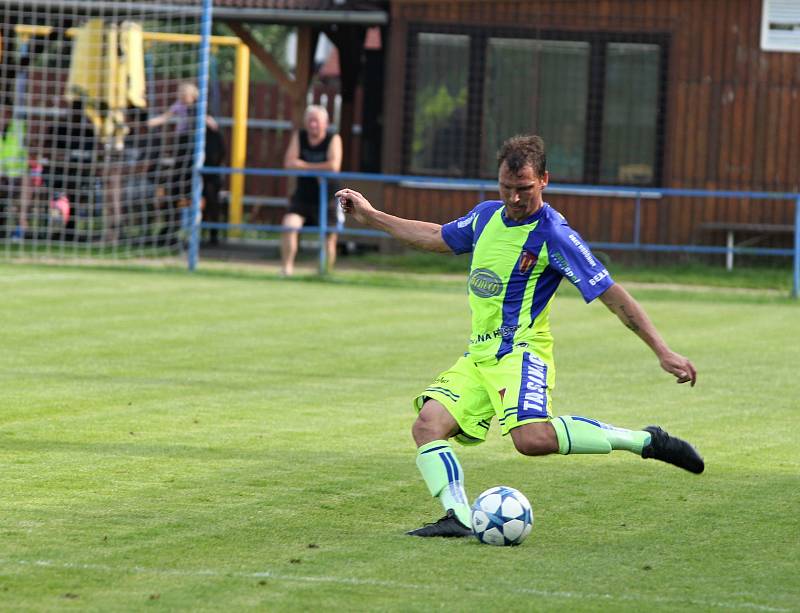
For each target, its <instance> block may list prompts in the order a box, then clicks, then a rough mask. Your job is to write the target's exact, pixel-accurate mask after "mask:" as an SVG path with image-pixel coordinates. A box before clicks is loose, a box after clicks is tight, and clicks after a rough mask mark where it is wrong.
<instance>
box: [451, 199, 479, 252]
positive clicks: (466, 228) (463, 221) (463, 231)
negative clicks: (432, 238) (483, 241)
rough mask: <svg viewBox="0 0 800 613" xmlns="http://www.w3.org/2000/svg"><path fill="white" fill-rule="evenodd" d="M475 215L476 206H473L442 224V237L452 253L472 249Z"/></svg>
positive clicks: (476, 215)
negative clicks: (461, 215)
mask: <svg viewBox="0 0 800 613" xmlns="http://www.w3.org/2000/svg"><path fill="white" fill-rule="evenodd" d="M477 217H478V207H475V208H474V209H472V210H471V211H470V212H469V213H467V214H466V215H464V216H463V217H459V218H458V219H455V220H453V221H451V222H449V223H446V224H444V225H443V226H442V238H443V239H444V242H445V243H447V246H448V247H450V249H451V250H452V251H453V253H455V254H461V253H469V252H470V251H472V245H473V241H474V238H475V220H476V219H477Z"/></svg>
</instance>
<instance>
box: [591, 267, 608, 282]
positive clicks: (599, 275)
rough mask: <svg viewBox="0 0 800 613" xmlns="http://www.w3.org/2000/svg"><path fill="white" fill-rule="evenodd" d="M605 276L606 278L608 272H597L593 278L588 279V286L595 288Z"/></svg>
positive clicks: (604, 270)
mask: <svg viewBox="0 0 800 613" xmlns="http://www.w3.org/2000/svg"><path fill="white" fill-rule="evenodd" d="M607 276H608V271H607V270H606V269H605V268H604V269H603V270H602V271H600V272H598V273H597V274H596V275H595V276H593V277H592V278H591V279H589V285H592V286H595V285H597V284H598V283H600V281H602V280H603V279H605V278H606V277H607Z"/></svg>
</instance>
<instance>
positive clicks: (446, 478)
mask: <svg viewBox="0 0 800 613" xmlns="http://www.w3.org/2000/svg"><path fill="white" fill-rule="evenodd" d="M497 161H498V182H499V191H500V197H501V200H489V201H486V202H481V203H480V204H478V205H477V206H476V207H475V208H474V209H472V211H471V212H470V213H468V214H467V215H465V216H464V217H461V218H460V219H456V220H455V221H452V222H450V223H447V224H445V225H443V226H440V225H438V224H434V223H428V222H424V221H416V220H410V219H402V218H399V217H395V216H392V215H388V214H386V213H383V212H381V211H378V210H376V209H374V208H373V207H372V205H371V204H370V203H369V202H368V201H367V200H366V199H365V198H364V197H363V196H362V195H361V194H359V193H358V192H356V191H353V190H350V189H343V190H340V191H339V192H338V193H337V196H338V197H339V201H340V203H341V206H342V208H343V209H344V211H345V213H348V214H350V215H352V216H353V217H354V218H355V219H356V220H357V221H359V222H361V223H363V224H365V225H368V226H371V227H373V228H376V229H378V230H384V231H386V232H388V233H389V234H391V235H392V236H394V237H396V238H398V239H400V240H402V241H404V242H406V243H408V244H410V245H413V246H415V247H418V248H420V249H425V250H428V251H435V252H442V253H446V252H450V251H452V252H455V253H467V252H472V264H471V270H470V275H469V283H468V285H469V304H470V308H471V311H472V334H471V337H470V340H469V352H468V353H466V354H465V355H464V356H462V357H460V358H459V359H458V360H457V361H456V363H455V364H454V365H453V366H452V367H451V368H450V369H449V370H446V371H444V372H443V373H441V374H440V375H439V376H438V377H437V378H436V379H435V380H434V381H433V383H431V384H430V385H429V386H428V387H427V388H426V389H425V390H424V391H423V392H422V394H420V395H419V396H417V398H416V399H415V400H414V407H415V409H416V410H417V411H418V415H417V419H416V421H415V422H414V425H413V427H412V429H411V431H412V435H413V437H414V440H415V441H416V443H417V467H418V468H419V470H420V472H421V473H422V478H423V479H424V480H425V483H426V484H427V486H428V489H429V490H430V493H431V495H432V496H434V497H437V498H438V499H439V501H440V502H441V503H442V506H443V507H444V509H445V511H446V514H445V516H444V517H442V518H441V519H440V520H439V521H436V522H434V523H431V524H426V525H425V526H423V527H421V528H418V529H416V530H412V531H411V532H409V533H408V534H410V535H413V536H426V537H428V536H452V537H459V536H468V535H470V534H471V531H470V505H469V503H468V502H467V496H466V493H465V492H464V477H463V475H464V471H463V470H462V468H461V465H460V463H459V461H458V459H457V458H456V454H455V452H454V451H453V448H452V447H451V445H450V443H449V442H448V441H449V439H451V438H454V439H455V440H456V441H458V442H459V443H461V444H463V445H474V444H478V443H481V442H483V441H484V440H485V438H486V433H487V431H488V430H489V425H490V422H491V420H492V417H493V416H496V417H497V420H498V422H499V423H500V429H501V432H502V434H503V435H510V436H511V440H512V441H513V443H514V447H516V449H517V451H519V452H520V453H521V454H524V455H529V456H538V455H546V454H551V453H560V454H564V455H566V454H584V453H590V454H597V453H604V454H605V453H610V452H611V451H613V450H618V449H623V450H625V451H629V452H631V453H634V454H636V455H638V456H640V457H642V458H654V459H656V460H661V461H663V462H668V463H670V464H674V465H675V466H679V467H680V468H684V469H686V470H688V471H690V472H692V473H701V472H703V468H704V463H703V459H702V458H701V457H700V455H699V454H698V453H697V451H695V450H694V448H693V447H692V446H691V445H689V443H687V442H686V441H684V440H682V439H679V438H677V437H674V436H670V435H669V434H667V433H666V432H665V431H664V430H662V429H661V428H659V427H657V426H648V427H646V428H643V429H642V430H626V429H623V428H616V427H614V426H609V425H607V424H604V423H601V422H599V421H597V420H595V419H590V418H588V417H579V416H574V415H562V416H558V417H553V416H552V407H551V394H552V391H553V386H554V383H555V365H554V362H553V337H552V335H551V333H550V324H549V321H548V320H549V314H550V307H551V305H552V300H553V297H554V293H555V291H556V288H557V287H558V284H559V283H560V281H561V279H562V278H566V279H567V280H568V281H569V282H571V283H572V284H573V285H574V286H575V287H576V288H578V290H579V291H580V292H581V294H582V295H583V298H584V300H585V301H586V302H587V303H588V302H590V301H592V300H594V299H595V298H600V300H601V301H602V302H603V303H604V304H605V305H606V306H607V307H608V308H609V310H611V312H612V313H614V314H615V315H616V316H617V317H618V318H619V319H620V320H621V321H622V323H623V324H625V325H626V326H627V327H628V328H630V329H631V330H632V331H633V332H634V333H635V334H636V335H637V336H639V338H641V339H642V340H643V341H644V342H645V343H646V344H647V346H648V347H650V349H652V351H653V352H654V353H655V354H656V356H657V357H658V360H659V363H660V364H661V368H663V369H664V370H665V371H667V372H668V373H670V374H672V375H673V376H675V377H676V379H677V382H678V383H687V382H688V383H690V384H691V385H692V386H694V384H695V382H696V380H697V373H696V371H695V368H694V366H693V365H692V363H691V362H690V361H689V360H688V359H687V358H685V357H683V356H682V355H679V354H677V353H675V352H674V351H672V350H671V349H670V348H669V347H668V346H667V344H666V343H665V342H664V340H663V339H662V338H661V335H660V334H659V333H658V331H657V330H656V328H655V326H654V325H653V323H652V322H651V321H650V319H649V317H648V316H647V314H646V313H645V311H644V309H643V308H642V307H641V306H640V305H639V303H638V302H636V300H634V299H633V298H632V297H631V295H630V294H629V293H628V292H627V291H625V289H624V288H623V287H622V286H621V285H619V284H618V283H615V282H614V281H613V280H612V279H611V276H610V275H609V274H608V271H607V270H606V269H605V267H604V266H603V265H602V264H601V263H600V261H599V260H597V258H595V257H594V255H592V252H591V251H590V250H589V248H588V247H587V246H586V245H585V243H584V242H583V239H582V238H581V237H580V235H579V234H578V233H577V232H575V231H574V230H573V229H572V228H570V227H569V225H568V224H567V222H566V220H565V219H564V217H562V216H561V214H559V213H558V212H557V211H555V210H554V209H553V208H551V207H550V206H549V205H548V204H547V203H545V202H544V201H543V200H542V192H543V190H544V189H545V187H547V182H548V178H549V176H548V173H547V170H546V157H545V149H544V142H543V140H542V139H541V138H540V137H538V136H515V137H513V138H510V139H509V140H507V141H506V142H505V143H503V145H502V146H501V147H500V150H499V151H498V154H497Z"/></svg>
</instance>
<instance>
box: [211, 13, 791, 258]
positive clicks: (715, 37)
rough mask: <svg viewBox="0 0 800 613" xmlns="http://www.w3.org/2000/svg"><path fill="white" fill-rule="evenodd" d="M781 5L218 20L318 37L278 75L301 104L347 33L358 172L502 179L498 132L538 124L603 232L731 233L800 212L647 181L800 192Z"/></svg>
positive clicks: (552, 160) (474, 195)
mask: <svg viewBox="0 0 800 613" xmlns="http://www.w3.org/2000/svg"><path fill="white" fill-rule="evenodd" d="M777 4H778V3H776V2H775V0H602V1H597V0H383V1H372V2H369V1H363V0H295V1H289V0H217V2H215V21H217V20H220V21H223V22H225V23H228V24H232V23H234V22H236V21H238V22H240V23H242V24H247V23H250V22H253V21H261V22H273V23H274V22H282V23H287V24H291V25H296V26H297V27H298V28H299V29H300V31H301V32H305V34H304V35H303V36H302V37H301V40H302V41H305V42H304V43H303V45H302V46H301V49H300V51H299V53H300V54H301V56H300V60H299V64H298V65H299V66H301V67H304V68H303V70H302V71H301V73H298V75H296V76H295V77H294V81H292V78H291V77H280V78H279V79H278V81H279V84H281V83H282V84H283V85H284V91H285V92H287V93H288V94H289V95H290V96H292V97H293V99H294V100H295V101H296V108H300V106H301V105H302V92H301V91H300V90H302V89H303V87H305V86H307V85H308V83H309V82H310V73H309V72H308V70H309V66H310V64H309V62H308V61H307V58H308V54H309V53H310V52H311V51H310V49H311V45H312V44H313V41H314V40H316V36H317V35H318V33H319V32H325V33H326V34H327V35H329V37H331V38H332V40H333V41H334V42H335V43H336V44H337V46H338V47H339V50H340V61H339V64H340V66H341V82H340V84H339V85H340V87H341V88H342V92H343V93H344V94H345V98H346V100H347V104H348V106H347V113H345V116H344V118H343V121H342V135H343V137H344V140H345V147H346V151H347V150H349V151H350V152H351V154H352V153H353V152H358V153H357V154H355V155H349V156H347V157H346V164H345V169H346V170H354V171H359V170H361V171H369V172H383V173H387V174H406V175H426V176H434V177H448V178H469V179H474V178H482V179H486V181H487V182H492V181H493V180H494V179H495V176H496V168H495V162H494V152H495V151H496V148H497V146H498V145H499V144H500V142H502V140H503V139H504V138H506V137H507V136H510V135H511V134H514V133H521V132H522V133H531V132H535V133H539V134H541V135H542V136H543V137H544V138H545V140H546V142H547V143H548V151H549V168H550V171H551V183H554V184H557V186H558V188H557V189H556V188H555V187H554V189H551V190H550V193H549V194H548V200H549V201H550V203H551V204H553V205H554V206H555V207H556V208H558V209H559V210H561V211H562V212H563V213H564V214H565V215H566V216H567V218H568V219H569V220H570V222H571V223H572V224H573V225H574V226H575V227H576V228H578V229H579V230H580V231H581V232H582V233H583V234H584V235H585V237H586V238H587V239H588V240H590V241H593V242H631V241H632V240H634V239H638V240H640V241H641V242H644V243H657V244H721V242H722V240H723V236H722V235H721V234H720V233H715V232H714V230H713V224H730V223H748V224H773V225H783V226H787V225H790V224H792V223H793V219H794V206H793V205H792V203H791V202H786V201H771V200H755V199H748V198H742V197H733V198H705V197H687V196H664V197H653V194H649V193H647V188H656V187H665V188H687V189H703V190H735V191H773V192H796V191H799V190H800V97H799V96H798V94H800V44H798V46H797V50H796V51H772V50H765V49H764V48H762V40H761V39H762V16H763V14H764V12H765V11H767V10H770V7H771V5H777ZM786 5H787V3H785V2H784V3H783V4H782V5H781V7H783V8H784V9H785V8H786ZM788 5H791V3H788ZM781 7H779V8H781ZM774 8H775V6H772V9H774ZM789 10H790V12H791V7H790V9H789ZM797 12H798V15H797V19H796V21H797V22H798V23H800V8H798V11H797ZM781 18H783V19H784V22H785V23H784V24H783V25H780V24H779V28H781V27H784V26H785V29H786V31H787V32H789V33H791V31H793V30H792V28H793V26H791V23H793V22H792V19H791V15H789V16H788V17H787V16H786V15H778V21H780V19H781ZM787 20H788V21H787ZM245 27H246V25H244V26H242V27H236V31H237V33H240V34H241V33H242V31H243V30H242V28H245ZM369 27H373V28H375V27H377V28H379V29H380V34H381V42H382V44H381V46H380V48H379V49H377V50H376V49H371V50H370V52H369V54H365V52H364V51H363V41H364V40H365V33H366V31H367V28H369ZM797 30H798V32H800V26H798V27H797ZM255 55H256V56H258V55H259V54H255ZM262 55H263V54H262ZM302 57H305V58H306V60H303V59H302ZM304 75H305V76H304ZM279 76H280V75H279ZM295 116H296V111H295ZM354 125H355V126H358V127H359V128H360V130H359V131H358V133H357V134H356V133H354V132H353V131H352V129H351V127H352V126H354ZM253 163H254V164H255V165H258V161H257V160H254V159H252V158H251V164H253ZM577 185H600V186H619V185H623V186H635V187H638V188H641V189H642V190H643V193H642V194H641V196H640V197H639V198H638V199H637V198H633V197H620V196H618V195H614V194H613V193H612V194H593V195H588V196H587V195H585V194H577V193H574V192H576V191H577V190H574V189H572V190H571V189H570V186H577ZM358 187H359V188H361V189H363V190H364V191H366V192H367V193H368V194H369V195H370V197H371V198H372V199H373V200H374V201H375V202H376V203H377V204H378V205H380V206H382V207H383V208H385V209H386V210H388V211H391V212H394V213H397V214H399V215H404V216H413V217H418V218H422V219H428V220H431V221H437V222H444V221H448V220H450V219H453V218H454V217H456V216H458V215H460V214H462V213H464V212H465V211H468V210H469V209H470V208H471V207H472V206H473V205H474V204H475V203H476V202H477V200H478V198H479V197H481V196H485V197H492V194H491V191H486V192H484V193H479V192H466V191H463V190H454V189H426V188H423V187H420V186H419V185H413V184H408V183H406V184H401V185H396V184H389V183H387V184H385V185H383V184H374V183H368V182H366V183H363V184H359V185H358ZM571 192H572V193H571ZM637 210H638V213H637ZM637 216H638V219H639V221H640V224H641V225H640V229H639V230H638V232H637V231H636V230H635V228H634V219H635V218H636V217H637ZM789 238H790V236H789V234H785V235H784V236H781V237H778V238H775V239H774V240H772V239H770V240H772V242H771V243H770V240H768V241H767V242H765V243H764V244H777V243H781V244H782V242H787V241H788V240H789Z"/></svg>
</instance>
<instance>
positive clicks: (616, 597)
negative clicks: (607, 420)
mask: <svg viewBox="0 0 800 613" xmlns="http://www.w3.org/2000/svg"><path fill="white" fill-rule="evenodd" d="M0 566H6V567H9V566H29V567H36V568H53V569H75V570H88V571H95V572H109V573H123V574H133V573H136V574H147V575H164V576H179V577H219V578H226V577H237V578H240V579H271V580H273V581H284V582H301V583H333V584H339V585H355V586H363V587H387V588H393V589H404V590H437V591H439V590H441V589H442V585H441V584H419V583H401V582H399V581H386V580H381V579H357V578H355V577H336V576H325V575H322V576H319V575H318V576H314V575H285V574H282V573H276V572H273V571H269V570H264V571H253V572H241V571H224V570H216V569H196V570H180V569H161V568H145V567H143V566H129V567H126V566H110V565H106V564H77V563H73V562H53V561H50V560H1V559H0ZM448 587H449V588H451V589H455V590H456V591H457V592H459V593H464V592H478V593H479V594H487V593H489V592H495V591H497V589H496V588H493V589H492V590H482V589H480V588H477V587H476V586H475V585H466V586H458V585H453V584H450V585H449V586H448ZM500 589H503V590H506V591H509V592H515V593H518V594H530V595H532V596H540V597H542V598H553V599H561V600H588V599H602V600H608V601H611V602H613V601H620V602H641V603H653V602H657V603H660V604H666V605H671V604H674V605H688V606H693V607H713V608H718V609H747V610H752V611H769V612H775V613H783V612H788V611H790V610H791V609H785V608H782V607H773V606H769V605H762V604H757V603H754V602H719V601H712V600H696V599H682V598H669V597H665V596H655V595H651V594H641V595H639V594H631V595H624V594H593V593H589V592H564V591H550V590H538V589H536V588H524V587H523V588H520V587H513V586H500Z"/></svg>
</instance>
